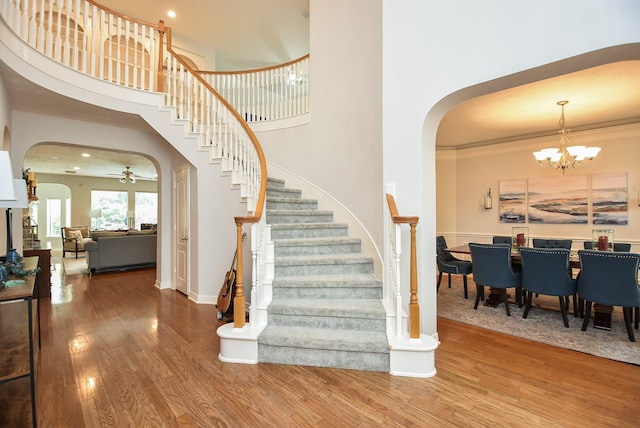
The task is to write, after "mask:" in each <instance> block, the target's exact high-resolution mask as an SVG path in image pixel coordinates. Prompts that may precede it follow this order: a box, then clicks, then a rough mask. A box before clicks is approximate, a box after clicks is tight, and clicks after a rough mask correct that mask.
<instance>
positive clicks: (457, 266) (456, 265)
mask: <svg viewBox="0 0 640 428" xmlns="http://www.w3.org/2000/svg"><path fill="white" fill-rule="evenodd" d="M436 262H437V264H438V271H439V273H438V284H437V285H436V290H440V282H441V281H442V274H443V273H446V274H447V276H448V279H449V288H451V274H454V275H462V281H463V285H464V298H465V299H468V298H469V292H468V289H467V275H469V274H470V273H471V272H473V266H472V264H471V262H470V261H468V260H461V259H458V258H456V257H454V256H452V255H451V253H450V252H448V251H447V240H446V239H444V236H436Z"/></svg>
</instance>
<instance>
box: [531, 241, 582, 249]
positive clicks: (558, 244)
mask: <svg viewBox="0 0 640 428" xmlns="http://www.w3.org/2000/svg"><path fill="white" fill-rule="evenodd" d="M572 243H573V241H572V240H571V239H543V238H533V248H566V249H568V250H570V249H571V244H572Z"/></svg>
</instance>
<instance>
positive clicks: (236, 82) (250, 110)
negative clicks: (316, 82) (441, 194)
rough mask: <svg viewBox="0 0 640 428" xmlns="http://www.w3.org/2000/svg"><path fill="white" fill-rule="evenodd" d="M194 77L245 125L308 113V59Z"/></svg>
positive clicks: (200, 72)
mask: <svg viewBox="0 0 640 428" xmlns="http://www.w3.org/2000/svg"><path fill="white" fill-rule="evenodd" d="M198 73H199V74H200V75H201V76H202V77H203V78H204V79H205V81H206V82H207V83H209V84H210V85H211V87H213V88H215V90H216V91H218V93H220V95H222V96H223V97H224V99H226V100H227V101H229V103H230V104H231V105H233V106H234V107H235V109H236V110H237V111H238V112H240V114H241V115H242V117H243V119H244V120H246V121H247V122H250V123H251V122H264V121H269V120H277V119H284V118H289V117H293V116H297V115H300V114H304V113H308V112H309V55H305V56H303V57H300V58H298V59H295V60H293V61H290V62H287V63H284V64H280V65H276V66H272V67H265V68H258V69H254V70H243V71H198Z"/></svg>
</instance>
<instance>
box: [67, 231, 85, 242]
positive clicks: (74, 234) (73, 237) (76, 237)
mask: <svg viewBox="0 0 640 428" xmlns="http://www.w3.org/2000/svg"><path fill="white" fill-rule="evenodd" d="M67 239H68V240H70V241H74V242H82V232H80V231H79V230H70V231H68V232H67Z"/></svg>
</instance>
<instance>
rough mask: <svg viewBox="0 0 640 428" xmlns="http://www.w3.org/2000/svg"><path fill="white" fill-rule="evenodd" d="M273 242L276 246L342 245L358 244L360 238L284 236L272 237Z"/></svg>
mask: <svg viewBox="0 0 640 428" xmlns="http://www.w3.org/2000/svg"><path fill="white" fill-rule="evenodd" d="M273 242H274V244H275V245H276V246H278V247H286V246H309V247H310V246H315V245H344V244H359V243H360V240H359V239H357V238H349V237H348V236H338V237H335V236H328V237H313V238H285V239H274V240H273Z"/></svg>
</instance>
